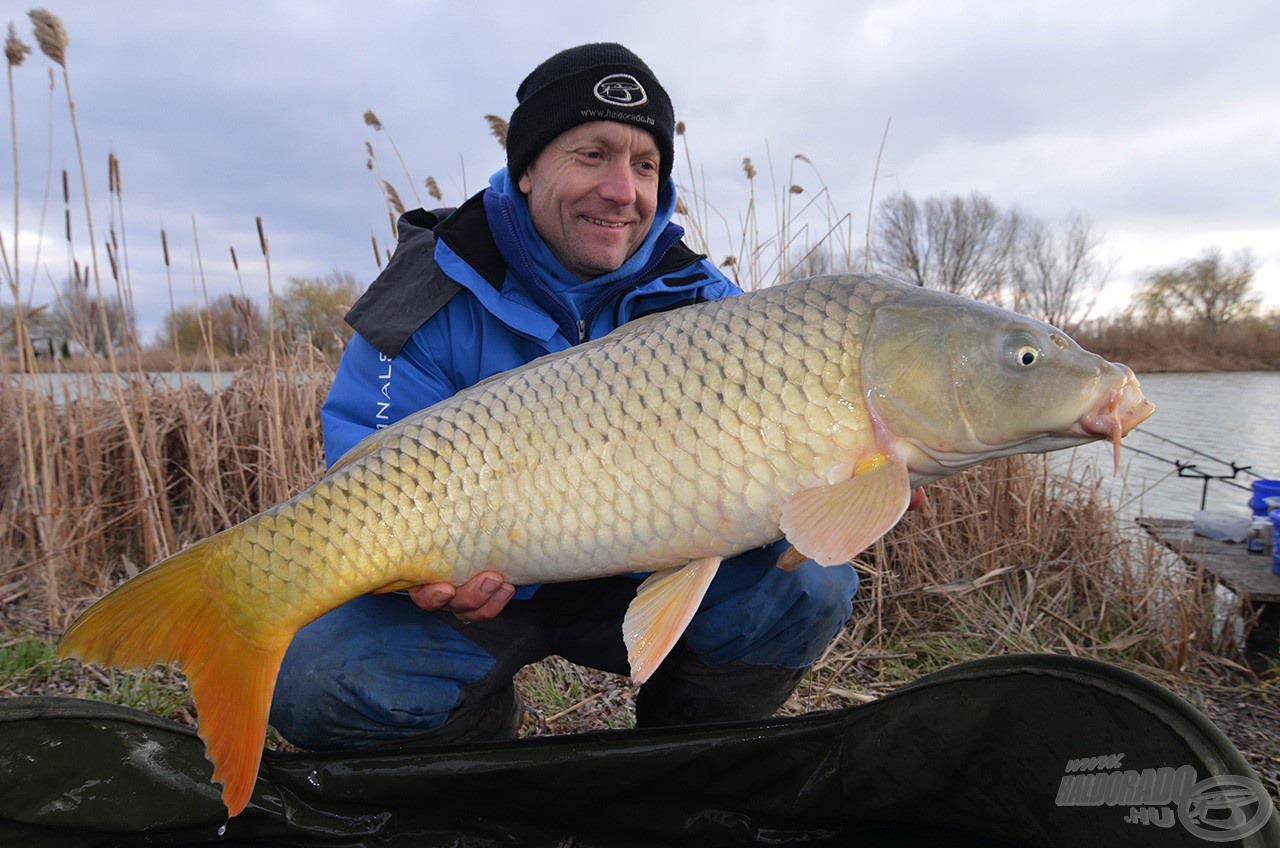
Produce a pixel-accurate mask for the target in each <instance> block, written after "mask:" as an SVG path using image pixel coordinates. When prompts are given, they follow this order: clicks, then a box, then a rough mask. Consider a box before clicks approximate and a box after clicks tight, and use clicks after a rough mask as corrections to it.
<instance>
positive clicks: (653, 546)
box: [219, 277, 885, 622]
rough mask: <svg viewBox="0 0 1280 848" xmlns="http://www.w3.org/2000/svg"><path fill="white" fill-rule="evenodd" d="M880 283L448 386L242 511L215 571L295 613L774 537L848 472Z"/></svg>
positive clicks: (657, 559)
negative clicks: (296, 483) (345, 456)
mask: <svg viewBox="0 0 1280 848" xmlns="http://www.w3.org/2000/svg"><path fill="white" fill-rule="evenodd" d="M884 296H885V292H884V291H883V290H882V287H880V286H876V285H874V284H869V283H867V282H866V281H865V280H862V279H860V278H853V277H848V278H839V277H838V278H819V279H815V280H814V281H812V283H811V284H798V285H797V284H793V285H790V286H786V287H780V288H777V289H769V290H765V291H761V292H756V293H753V294H749V295H743V296H739V297H735V298H730V299H728V300H723V301H717V302H715V303H708V304H702V305H699V306H695V307H689V308H684V309H680V310H676V311H673V312H670V313H665V314H662V315H659V316H655V317H653V318H652V319H650V320H647V321H644V322H643V323H642V324H637V325H634V326H633V325H627V326H624V327H623V328H622V329H620V330H619V331H617V332H616V333H614V334H612V335H611V336H608V337H606V338H604V339H601V340H599V341H596V342H592V343H589V344H587V345H583V346H580V347H578V348H574V349H571V350H570V351H567V352H566V353H564V354H559V355H554V356H553V357H549V358H547V359H545V360H540V361H538V362H536V363H534V364H532V365H531V366H528V367H525V368H522V369H517V370H516V371H513V372H509V373H508V374H506V375H503V376H500V377H498V378H495V379H493V380H490V381H486V382H485V383H482V384H479V385H477V386H474V387H472V388H470V389H467V390H464V391H463V392H460V393H459V394H458V395H455V396H454V397H453V398H451V399H449V400H446V401H444V402H442V403H440V404H437V405H436V406H434V407H432V408H430V409H428V410H424V411H422V412H420V413H417V414H415V415H412V416H410V417H409V418H406V419H405V420H403V421H402V422H400V423H398V424H396V425H394V426H393V427H391V428H388V429H386V430H384V431H381V433H380V435H379V436H378V437H377V438H378V439H379V440H380V446H379V447H378V448H377V449H376V450H375V451H373V452H371V453H369V454H368V455H367V456H365V457H363V458H362V459H360V460H359V461H357V462H355V463H353V464H352V465H350V466H347V467H344V468H342V469H341V470H339V471H337V472H336V473H335V474H333V475H332V476H331V477H329V478H327V479H326V480H324V481H322V482H321V483H319V484H318V485H316V486H315V487H313V488H312V489H310V490H308V491H307V492H304V493H302V494H301V495H299V496H298V497H296V498H294V499H292V500H290V501H288V502H286V503H284V504H281V505H280V506H278V507H276V508H274V509H272V510H270V511H268V512H267V513H264V514H262V515H261V516H258V517H257V518H255V519H250V522H249V523H250V524H251V525H254V526H248V527H245V528H244V531H245V532H243V533H241V534H239V535H238V536H237V537H236V541H235V544H236V545H237V550H236V556H235V557H234V558H233V559H230V560H228V562H227V565H225V566H224V567H223V569H222V571H221V573H220V575H219V579H220V580H221V581H222V582H223V584H224V586H225V587H226V588H227V590H228V591H230V592H231V593H232V594H233V595H236V596H238V598H239V600H238V602H237V606H238V607H240V608H244V609H259V610H260V609H262V608H264V606H265V607H270V608H273V610H274V613H275V616H276V617H277V620H281V621H282V620H289V621H295V622H296V621H299V620H301V621H306V620H310V619H311V618H314V617H315V616H316V615H318V614H320V613H321V612H323V611H325V610H328V609H330V608H332V607H333V606H335V605H336V602H337V601H338V599H346V598H349V597H351V596H352V595H353V594H358V593H361V592H367V591H372V590H376V589H379V588H383V587H387V586H397V585H414V584H417V583H422V582H429V581H432V580H442V579H444V580H451V581H453V582H461V581H462V580H465V579H466V578H467V577H468V576H470V575H471V574H474V573H476V572H478V571H480V570H483V569H485V568H496V569H498V570H499V571H501V572H502V573H503V574H505V575H506V576H507V577H508V579H510V580H512V581H514V582H516V583H537V582H552V581H557V580H566V579H582V578H587V577H592V576H601V575H605V574H615V573H621V572H626V571H637V570H651V569H658V568H663V567H670V566H675V565H680V564H683V563H684V562H686V561H688V560H690V559H693V558H696V557H701V556H708V555H713V554H724V553H726V552H727V551H735V550H747V549H749V548H752V547H756V546H758V545H761V544H764V543H766V542H769V541H772V540H774V539H777V538H778V537H779V536H780V535H781V533H780V531H779V529H778V519H779V514H780V512H781V508H782V505H783V503H784V502H785V500H786V499H787V498H788V497H789V496H790V495H791V494H792V493H793V492H795V491H797V490H799V489H801V488H806V487H809V486H813V485H821V484H824V483H828V482H833V481H834V480H836V479H839V478H840V477H841V476H842V475H843V476H846V477H847V476H848V473H849V470H850V468H851V467H852V463H853V461H854V459H855V457H856V455H857V454H858V452H859V451H862V450H865V449H867V447H868V445H869V439H870V425H869V422H868V420H867V415H866V412H865V409H864V407H863V404H862V403H861V387H860V385H859V382H858V361H859V356H860V351H861V346H862V341H863V335H864V334H865V331H866V329H867V325H868V323H869V320H868V319H869V316H870V313H871V309H872V308H873V307H874V305H875V303H876V302H877V301H878V300H880V299H882V298H883V297H884Z"/></svg>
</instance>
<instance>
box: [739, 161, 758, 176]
mask: <svg viewBox="0 0 1280 848" xmlns="http://www.w3.org/2000/svg"><path fill="white" fill-rule="evenodd" d="M742 171H743V173H745V174H746V175H747V179H749V180H754V179H755V178H756V166H755V165H752V164H751V157H750V156H748V157H746V158H745V159H743V160H742Z"/></svg>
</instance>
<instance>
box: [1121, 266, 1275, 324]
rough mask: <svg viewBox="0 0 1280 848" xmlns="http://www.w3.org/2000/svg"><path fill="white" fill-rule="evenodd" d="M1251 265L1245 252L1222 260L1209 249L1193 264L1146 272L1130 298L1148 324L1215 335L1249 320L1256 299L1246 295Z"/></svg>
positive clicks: (1249, 291)
mask: <svg viewBox="0 0 1280 848" xmlns="http://www.w3.org/2000/svg"><path fill="white" fill-rule="evenodd" d="M1257 271H1258V264H1257V261H1256V260H1255V259H1254V257H1253V253H1252V252H1251V251H1249V250H1247V249H1246V250H1242V251H1239V252H1238V253H1236V255H1235V257H1234V258H1233V259H1232V260H1231V261H1228V260H1227V259H1225V258H1224V257H1223V255H1222V249H1221V248H1218V247H1210V248H1207V249H1205V251H1204V252H1203V253H1201V255H1200V256H1199V257H1198V258H1196V259H1188V260H1186V261H1185V262H1183V263H1181V264H1180V265H1175V266H1171V267H1168V268H1161V269H1158V270H1155V271H1152V272H1150V273H1148V274H1147V275H1146V276H1145V277H1144V279H1143V281H1142V284H1141V286H1140V287H1139V289H1138V290H1137V291H1136V292H1135V293H1134V296H1133V306H1134V308H1135V310H1136V311H1137V312H1139V313H1141V315H1142V316H1143V317H1144V318H1145V319H1146V320H1148V321H1152V322H1157V321H1177V320H1185V321H1191V322H1193V323H1197V324H1201V325H1203V326H1205V327H1206V328H1207V329H1208V330H1209V331H1210V332H1217V330H1218V328H1219V327H1221V326H1222V325H1223V324H1226V323H1228V322H1231V321H1235V320H1238V319H1241V318H1246V317H1248V316H1250V315H1252V314H1253V313H1254V312H1255V311H1256V310H1257V308H1258V304H1259V303H1261V302H1262V296H1261V295H1260V294H1256V293H1254V292H1253V291H1252V288H1253V278H1254V275H1255V274H1256V273H1257Z"/></svg>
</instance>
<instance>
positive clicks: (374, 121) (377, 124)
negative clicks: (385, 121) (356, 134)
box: [364, 109, 382, 130]
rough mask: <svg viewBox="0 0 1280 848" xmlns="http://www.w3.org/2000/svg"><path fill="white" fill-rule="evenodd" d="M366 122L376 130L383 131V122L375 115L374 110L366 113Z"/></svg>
mask: <svg viewBox="0 0 1280 848" xmlns="http://www.w3.org/2000/svg"><path fill="white" fill-rule="evenodd" d="M364 122H365V123H366V124H367V125H369V126H371V127H373V128H374V129H375V130H380V129H382V121H379V120H378V116H377V115H375V114H374V113H373V110H372V109H369V110H367V111H366V112H365V113H364Z"/></svg>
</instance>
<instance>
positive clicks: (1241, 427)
mask: <svg viewBox="0 0 1280 848" xmlns="http://www.w3.org/2000/svg"><path fill="white" fill-rule="evenodd" d="M1139 380H1140V381H1141V382H1142V390H1143V392H1144V393H1145V394H1146V396H1147V397H1148V398H1149V399H1150V400H1151V401H1152V403H1154V404H1155V405H1156V413H1155V415H1153V416H1151V418H1149V419H1147V421H1146V422H1145V423H1144V424H1142V425H1141V426H1140V427H1138V429H1137V430H1135V431H1133V432H1132V433H1130V434H1129V435H1128V436H1126V437H1125V440H1124V445H1125V448H1126V449H1124V450H1122V451H1121V459H1120V475H1119V476H1118V477H1112V475H1111V466H1112V451H1111V446H1110V445H1089V446H1087V447H1083V448H1076V449H1075V450H1074V451H1064V452H1063V453H1062V454H1061V455H1060V456H1056V457H1055V458H1054V463H1055V466H1057V467H1060V468H1061V467H1068V466H1070V467H1075V468H1079V467H1081V466H1088V465H1090V464H1092V465H1093V466H1094V467H1095V468H1096V469H1097V470H1098V471H1100V472H1101V473H1100V475H1099V476H1100V477H1101V478H1102V481H1103V486H1104V488H1105V489H1106V490H1107V491H1108V492H1109V493H1110V495H1111V497H1112V499H1113V503H1114V504H1115V506H1116V507H1117V508H1119V510H1120V512H1121V515H1122V516H1126V517H1129V516H1136V515H1152V516H1161V517H1165V518H1188V519H1189V518H1190V517H1191V513H1192V512H1194V511H1195V510H1198V509H1200V498H1201V494H1202V489H1203V488H1204V484H1203V482H1202V481H1200V480H1196V479H1189V478H1180V477H1179V476H1178V471H1177V468H1176V467H1175V466H1174V465H1173V464H1172V463H1174V462H1179V461H1180V462H1184V463H1194V464H1195V465H1196V467H1197V468H1198V469H1199V470H1201V471H1203V472H1205V473H1206V474H1210V475H1215V476H1216V475H1230V474H1231V466H1230V464H1229V463H1232V462H1234V463H1236V465H1238V466H1246V465H1247V466H1251V467H1252V468H1251V470H1252V472H1253V473H1255V474H1258V475H1260V476H1262V477H1264V478H1268V479H1277V478H1280V372H1270V371H1268V372H1241V373H1217V374H1149V375H1146V376H1143V375H1139ZM1162 439H1168V440H1172V441H1174V442H1177V443H1178V444H1176V445H1175V444H1171V443H1170V442H1168V441H1163V440H1162ZM1127 448H1133V450H1128V449H1127ZM1139 451H1142V452H1143V453H1139ZM1196 451H1199V452H1200V453H1196ZM1146 454H1152V455H1154V456H1148V455H1146ZM1200 454H1208V455H1209V457H1214V458H1216V460H1218V461H1215V459H1210V458H1208V457H1205V456H1202V455H1200ZM1253 479H1254V478H1253V477H1252V476H1251V475H1250V474H1249V473H1241V474H1239V475H1237V478H1236V480H1235V484H1236V485H1237V486H1243V487H1245V488H1244V489H1240V488H1235V487H1234V486H1232V485H1230V484H1228V483H1225V482H1221V481H1211V482H1210V483H1209V484H1208V493H1207V499H1206V502H1205V509H1208V510H1212V511H1215V512H1238V513H1240V514H1244V515H1247V514H1248V513H1249V507H1248V503H1247V501H1248V500H1249V497H1250V492H1249V491H1247V489H1248V486H1249V483H1250V482H1251V481H1252V480H1253Z"/></svg>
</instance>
